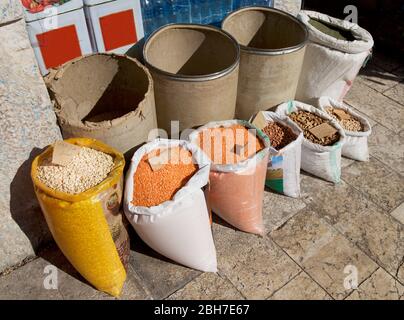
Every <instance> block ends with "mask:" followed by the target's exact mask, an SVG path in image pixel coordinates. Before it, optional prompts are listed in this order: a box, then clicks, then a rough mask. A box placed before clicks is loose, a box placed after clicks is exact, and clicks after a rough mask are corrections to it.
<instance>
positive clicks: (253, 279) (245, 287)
mask: <svg viewBox="0 0 404 320" xmlns="http://www.w3.org/2000/svg"><path fill="white" fill-rule="evenodd" d="M213 230H214V238H215V243H216V250H217V254H218V267H219V272H220V274H223V275H224V276H226V277H227V278H228V279H229V280H230V281H231V282H232V283H233V284H234V285H235V287H236V288H237V289H238V291H240V292H241V293H242V294H243V296H244V297H246V298H247V299H267V298H268V297H269V296H270V295H271V294H272V293H273V292H275V291H276V290H278V289H280V288H281V287H283V286H284V285H285V284H286V283H287V282H289V281H290V280H291V279H292V278H293V277H294V276H296V275H297V274H298V273H299V271H300V270H301V269H300V268H299V266H298V265H297V264H296V263H295V262H293V260H291V259H290V258H289V257H288V256H287V255H286V254H285V253H284V252H283V251H282V250H281V249H280V248H279V247H277V246H276V245H275V244H274V243H273V242H272V240H270V239H268V238H265V237H264V238H262V237H259V236H256V235H252V234H247V233H243V232H239V231H235V230H233V229H231V228H228V227H226V226H223V225H221V224H214V226H213Z"/></svg>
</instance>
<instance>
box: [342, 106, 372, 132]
mask: <svg viewBox="0 0 404 320" xmlns="http://www.w3.org/2000/svg"><path fill="white" fill-rule="evenodd" d="M344 103H345V104H347V105H348V106H349V107H350V108H351V109H352V110H353V111H355V112H356V113H357V114H359V115H360V116H362V117H364V118H365V119H367V120H368V121H369V124H370V127H371V128H373V127H374V126H375V125H376V124H377V122H376V120H374V119H372V118H371V117H369V116H368V115H367V114H364V113H363V112H362V111H360V110H358V109H357V108H355V107H354V106H352V105H350V104H349V103H348V102H347V101H344Z"/></svg>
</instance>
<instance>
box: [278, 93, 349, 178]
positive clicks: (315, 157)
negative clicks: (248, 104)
mask: <svg viewBox="0 0 404 320" xmlns="http://www.w3.org/2000/svg"><path fill="white" fill-rule="evenodd" d="M299 111H305V112H308V113H310V114H313V115H315V116H317V117H318V118H321V119H322V121H324V122H325V123H328V124H329V125H330V126H331V127H332V128H334V129H335V131H336V134H338V139H337V140H336V141H335V142H334V143H333V144H332V145H329V146H324V145H321V144H318V143H313V142H312V141H310V140H309V139H307V138H306V135H305V137H304V139H303V143H302V160H301V168H302V169H303V170H304V171H306V172H308V173H311V174H312V175H315V176H317V177H319V178H322V179H324V180H326V181H330V182H333V183H338V182H340V180H341V149H342V146H343V144H344V142H345V132H344V130H343V129H342V127H341V126H340V125H339V123H338V122H337V121H336V120H334V119H333V118H332V117H331V116H329V115H328V114H327V113H325V112H324V111H321V110H320V109H317V108H315V107H314V106H311V105H308V104H305V103H302V102H298V101H289V102H286V103H283V104H281V105H279V106H278V108H277V109H276V113H277V114H280V115H286V116H290V115H292V114H293V113H297V112H299ZM299 126H300V125H299ZM303 131H304V134H305V130H304V129H303Z"/></svg>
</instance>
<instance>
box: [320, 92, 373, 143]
mask: <svg viewBox="0 0 404 320" xmlns="http://www.w3.org/2000/svg"><path fill="white" fill-rule="evenodd" d="M318 104H319V107H320V109H321V110H322V111H324V112H326V111H325V108H326V107H327V106H330V107H333V108H336V109H342V110H345V111H346V112H347V113H349V114H351V115H352V116H354V117H355V118H356V119H357V120H358V121H359V122H360V123H362V125H363V131H359V132H355V131H348V130H345V133H346V135H349V136H352V137H367V136H370V134H371V133H372V127H371V125H370V123H369V121H368V119H366V118H364V117H362V116H361V115H360V114H359V113H356V112H355V111H353V110H352V109H351V108H349V107H348V106H346V105H345V104H344V103H343V102H338V101H336V100H334V99H332V98H330V97H321V98H319V99H318Z"/></svg>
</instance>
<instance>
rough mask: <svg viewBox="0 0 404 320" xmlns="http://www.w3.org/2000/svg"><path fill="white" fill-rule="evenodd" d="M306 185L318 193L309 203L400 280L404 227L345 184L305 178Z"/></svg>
mask: <svg viewBox="0 0 404 320" xmlns="http://www.w3.org/2000/svg"><path fill="white" fill-rule="evenodd" d="M303 185H304V186H305V188H306V187H307V188H306V191H305V192H307V190H308V186H310V188H311V190H315V191H316V192H315V193H311V196H310V197H308V196H305V201H307V202H308V204H310V206H311V207H312V208H313V209H314V210H315V211H316V213H317V214H319V215H320V216H322V217H323V218H324V220H326V221H327V222H328V223H329V224H330V225H333V226H334V227H335V228H336V229H337V230H338V231H339V232H341V233H342V234H343V235H344V236H345V237H346V238H347V239H349V240H351V241H352V242H353V243H355V244H356V245H357V246H358V247H359V248H360V249H361V250H362V251H363V252H365V253H366V254H367V255H368V256H369V257H371V258H372V259H373V260H374V261H376V262H377V263H378V264H379V265H381V266H382V267H384V268H385V269H386V270H387V271H389V272H390V273H391V274H392V275H396V276H397V277H398V279H401V280H404V278H401V277H402V276H404V274H403V273H401V272H400V266H402V259H403V256H404V226H403V225H402V224H400V223H399V222H398V221H397V220H395V219H394V218H392V217H391V216H390V215H388V214H385V213H383V212H382V209H380V208H379V207H378V206H376V204H374V203H373V202H372V201H370V200H369V199H368V198H367V197H366V196H365V195H364V194H363V193H361V192H360V191H358V190H356V189H354V188H353V187H351V186H350V185H348V184H347V183H345V182H344V181H342V182H341V183H339V184H338V185H336V186H330V185H326V184H319V183H318V181H317V179H315V178H312V177H309V176H304V183H303Z"/></svg>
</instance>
